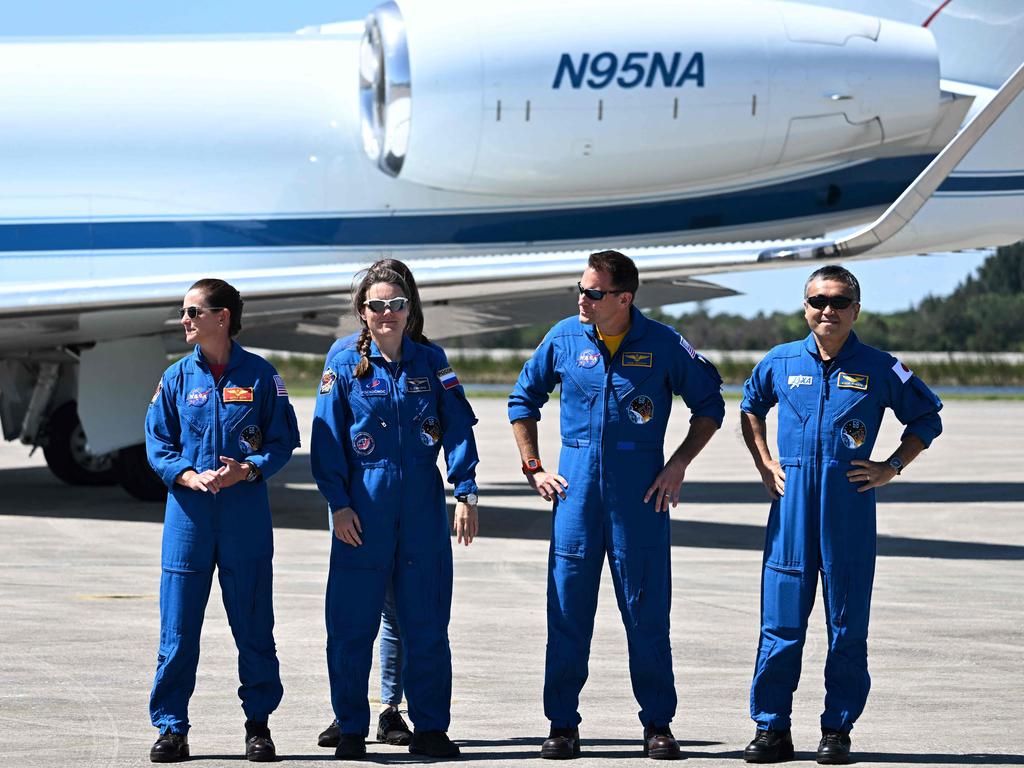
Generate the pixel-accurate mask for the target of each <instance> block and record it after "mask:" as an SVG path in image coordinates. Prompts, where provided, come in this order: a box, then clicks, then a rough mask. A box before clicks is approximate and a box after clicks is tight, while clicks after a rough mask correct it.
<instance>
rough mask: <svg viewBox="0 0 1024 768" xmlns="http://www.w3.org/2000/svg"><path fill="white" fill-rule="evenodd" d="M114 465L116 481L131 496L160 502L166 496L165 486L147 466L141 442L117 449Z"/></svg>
mask: <svg viewBox="0 0 1024 768" xmlns="http://www.w3.org/2000/svg"><path fill="white" fill-rule="evenodd" d="M114 466H115V469H116V470H117V480H118V482H119V483H120V484H121V487H122V488H124V489H125V491H127V492H128V494H129V495H130V496H132V497H133V498H136V499H138V500H139V501H161V502H162V501H164V500H165V499H166V498H167V486H166V485H164V481H163V480H161V479H160V476H159V475H158V474H157V473H156V472H154V471H153V468H152V467H151V466H149V460H148V459H147V458H146V446H145V445H143V444H142V443H139V444H138V445H129V446H128V447H127V448H122V449H121V450H120V451H118V452H117V460H116V462H115V464H114Z"/></svg>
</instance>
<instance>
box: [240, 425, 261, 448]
mask: <svg viewBox="0 0 1024 768" xmlns="http://www.w3.org/2000/svg"><path fill="white" fill-rule="evenodd" d="M262 446H263V433H262V432H260V428H259V427H257V426H256V425H255V424H250V425H249V426H248V427H246V428H245V429H243V430H242V434H240V435H239V436H238V447H239V448H240V449H241V451H242V453H245V454H249V453H256V452H257V451H258V450H259V449H260V448H261V447H262Z"/></svg>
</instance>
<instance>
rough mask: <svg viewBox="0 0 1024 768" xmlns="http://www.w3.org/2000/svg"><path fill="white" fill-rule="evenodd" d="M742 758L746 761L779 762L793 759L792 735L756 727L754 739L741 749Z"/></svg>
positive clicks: (787, 732) (787, 731)
mask: <svg viewBox="0 0 1024 768" xmlns="http://www.w3.org/2000/svg"><path fill="white" fill-rule="evenodd" d="M743 759H744V760H746V761H747V762H748V763H781V762H783V761H785V760H792V759H793V735H792V734H791V733H790V731H789V729H788V728H787V729H786V730H784V731H769V730H763V729H760V728H758V730H757V733H756V734H755V735H754V740H753V741H752V742H750V743H749V744H747V748H746V749H744V750H743Z"/></svg>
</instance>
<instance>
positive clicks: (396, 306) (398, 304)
mask: <svg viewBox="0 0 1024 768" xmlns="http://www.w3.org/2000/svg"><path fill="white" fill-rule="evenodd" d="M408 303H409V300H408V299H407V298H405V297H404V296H398V297H396V298H394V299H369V300H367V301H364V302H363V304H365V305H366V306H368V307H369V308H370V311H371V312H375V313H377V314H378V315H379V314H380V313H381V312H383V311H384V310H385V309H390V310H391V311H392V312H401V311H402V310H403V309H405V305H406V304H408Z"/></svg>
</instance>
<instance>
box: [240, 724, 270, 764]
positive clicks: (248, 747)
mask: <svg viewBox="0 0 1024 768" xmlns="http://www.w3.org/2000/svg"><path fill="white" fill-rule="evenodd" d="M245 759H246V760H250V761H252V762H254V763H270V762H273V761H274V760H277V750H276V749H275V748H274V740H273V739H271V738H270V729H269V728H268V727H267V721H266V720H264V721H263V722H256V721H255V720H246V721H245Z"/></svg>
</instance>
